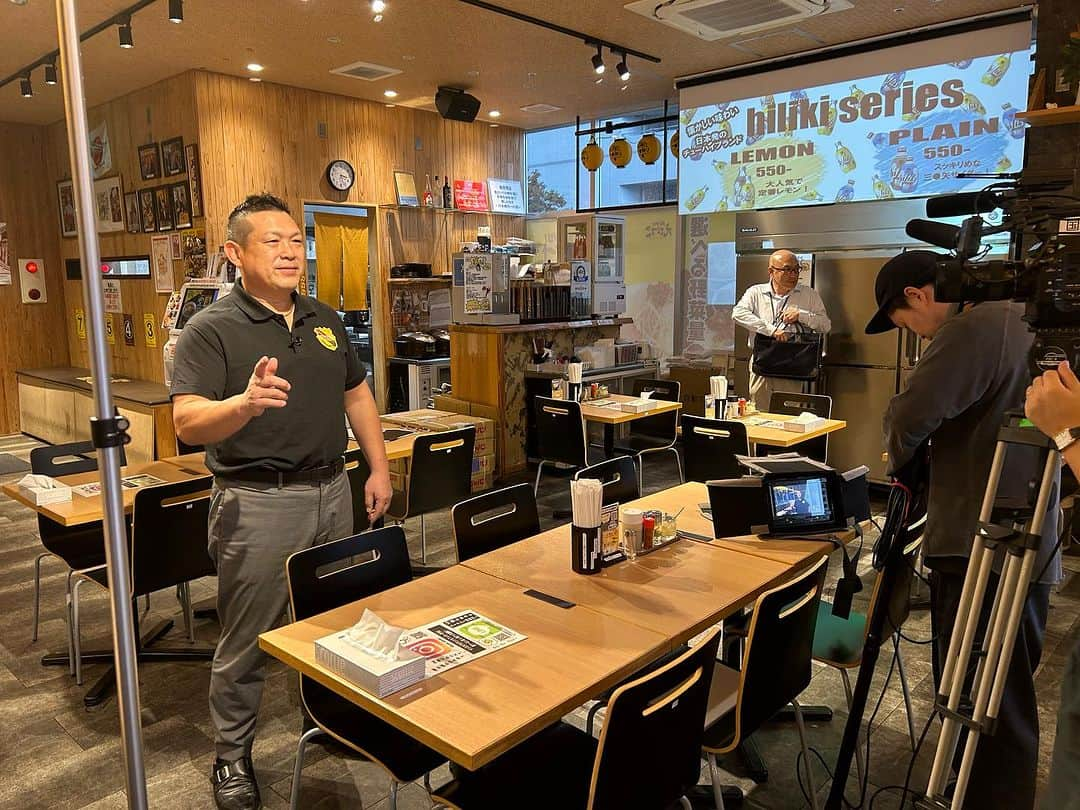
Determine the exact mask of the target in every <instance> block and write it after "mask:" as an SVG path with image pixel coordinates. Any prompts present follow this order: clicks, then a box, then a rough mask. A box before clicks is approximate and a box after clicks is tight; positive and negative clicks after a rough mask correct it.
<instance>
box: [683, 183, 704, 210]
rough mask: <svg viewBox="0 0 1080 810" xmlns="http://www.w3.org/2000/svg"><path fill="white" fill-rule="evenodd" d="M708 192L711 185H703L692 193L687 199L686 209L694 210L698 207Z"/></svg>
mask: <svg viewBox="0 0 1080 810" xmlns="http://www.w3.org/2000/svg"><path fill="white" fill-rule="evenodd" d="M708 193H709V187H708V186H702V187H701V188H699V189H698V190H697V191H695V192H694V193H693V194H691V195H690V199H689V200H687V201H686V210H687V211H693V210H694V209H695V208H697V207H698V206H699V205H701V203H702V201H703V200H704V199H705V195H706V194H708Z"/></svg>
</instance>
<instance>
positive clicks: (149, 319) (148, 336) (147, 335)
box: [142, 312, 157, 349]
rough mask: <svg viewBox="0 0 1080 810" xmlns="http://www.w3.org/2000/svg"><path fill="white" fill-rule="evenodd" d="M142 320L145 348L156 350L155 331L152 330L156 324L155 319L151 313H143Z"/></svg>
mask: <svg viewBox="0 0 1080 810" xmlns="http://www.w3.org/2000/svg"><path fill="white" fill-rule="evenodd" d="M142 320H143V340H145V341H146V346H147V348H149V349H154V348H157V330H156V329H155V328H154V324H155V323H157V319H156V318H155V317H154V313H153V312H144V313H143V316H142Z"/></svg>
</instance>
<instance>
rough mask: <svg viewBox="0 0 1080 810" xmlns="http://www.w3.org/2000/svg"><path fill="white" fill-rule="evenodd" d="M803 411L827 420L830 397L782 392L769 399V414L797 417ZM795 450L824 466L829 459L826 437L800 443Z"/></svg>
mask: <svg viewBox="0 0 1080 810" xmlns="http://www.w3.org/2000/svg"><path fill="white" fill-rule="evenodd" d="M803 411H808V412H809V413H812V414H814V416H821V417H823V418H825V419H829V418H830V417H831V416H832V397H830V396H826V395H825V394H800V393H789V392H784V391H773V393H772V396H771V397H769V413H779V414H785V415H789V416H798V415H799V414H800V413H802V412H803ZM795 449H796V450H797V451H798V452H799V453H801V454H802V455H804V456H806V457H807V458H812V459H814V460H815V461H820V462H822V463H823V464H824V463H825V460H826V459H827V458H828V457H829V437H828V435H825V436H818V437H817V438H816V439H810V440H809V441H805V442H802V443H801V444H799V445H798V447H796V448H795Z"/></svg>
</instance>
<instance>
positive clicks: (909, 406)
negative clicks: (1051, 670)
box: [866, 250, 1060, 810]
mask: <svg viewBox="0 0 1080 810" xmlns="http://www.w3.org/2000/svg"><path fill="white" fill-rule="evenodd" d="M945 258H947V257H945V256H939V255H938V254H936V253H933V252H931V251H926V250H915V251H909V252H907V253H902V254H900V255H899V256H896V257H894V258H892V259H890V260H889V261H888V262H886V264H885V265H884V266H883V267H882V268H881V270H880V272H879V273H878V277H877V281H876V284H875V288H874V293H875V297H876V299H877V304H878V311H877V313H876V314H875V315H874V317H873V318H872V319H871V320H870V322H869V323H868V324H867V326H866V332H867V334H878V333H882V332H886V331H889V330H891V329H893V328H894V327H895V328H900V329H910V330H912V331H913V332H915V333H916V334H917V335H919V336H920V337H922V338H928V339H930V338H932V340H931V343H930V345H929V347H928V348H927V349H926V351H925V352H924V353H923V355H922V358H921V359H920V360H919V363H918V365H917V366H916V367H915V370H914V371H913V372H912V374H911V376H910V378H909V379H908V385H907V388H906V390H904V391H903V392H901V393H899V394H897V395H896V396H895V397H893V399H892V401H891V402H890V403H889V407H888V410H887V411H886V413H885V418H884V433H885V445H886V448H887V449H888V452H889V472H890V474H893V473H895V472H897V471H898V470H900V469H901V468H902V467H903V466H904V465H905V464H906V463H907V462H908V461H909V460H910V459H911V458H912V456H913V454H914V453H915V451H916V450H917V448H919V446H920V445H921V444H923V442H925V441H926V440H927V439H929V440H930V443H931V447H930V457H931V461H930V485H929V495H928V501H927V521H926V528H925V531H924V533H923V538H924V540H923V559H924V561H925V563H926V565H927V567H929V568H930V621H931V628H932V632H933V635H934V641H935V643H934V645H933V647H932V652H933V667H934V681H935V683H936V684H937V686H938V689H939V691H940V689H941V682H940V678H941V669H942V661H943V659H944V658H945V656H946V655H947V653H948V649H949V637H950V635H951V633H952V628H953V622H954V620H955V619H956V616H957V614H958V613H959V602H960V594H961V591H962V589H963V584H964V574H965V571H966V570H967V563H968V557H969V556H970V554H971V545H972V539H973V537H974V536H975V531H976V525H977V523H978V519H979V512H980V510H981V507H982V501H983V495H984V493H985V490H986V484H987V478H988V477H989V473H990V467H991V464H992V462H993V456H994V449H995V446H996V442H997V435H998V429H999V428H1000V427H1001V426H1002V424H1003V420H1004V416H1005V413H1006V411H1008V410H1010V409H1014V408H1019V407H1020V406H1021V404H1022V403H1023V401H1024V391H1025V389H1026V387H1027V384H1028V362H1027V355H1028V349H1029V348H1030V346H1031V342H1032V335H1031V333H1030V332H1028V330H1027V326H1026V324H1025V323H1024V322H1023V321H1022V320H1021V315H1022V314H1023V307H1022V306H1021V305H1018V304H1013V303H1010V302H1007V301H989V302H985V303H981V304H978V305H977V306H975V305H968V306H959V305H956V304H950V303H946V302H943V301H937V300H936V299H935V296H934V278H935V275H936V272H937V263H938V261H939V260H941V259H945ZM1005 466H1006V469H1005V470H1004V472H1003V474H1002V476H1001V485H1000V487H999V489H998V498H999V499H1001V498H1002V497H1009V496H1012V497H1014V498H1021V499H1023V502H1025V503H1026V502H1027V500H1028V494H1029V482H1030V481H1032V480H1035V481H1036V482H1038V480H1039V479H1040V477H1041V475H1042V465H1041V464H1040V463H1039V459H1038V451H1037V448H1030V452H1029V448H1023V447H1017V446H1013V447H1011V448H1010V449H1009V451H1008V453H1007V455H1006V462H1005ZM1057 510H1058V497H1057V491H1056V489H1055V491H1054V492H1053V493H1052V496H1051V503H1050V508H1049V510H1048V513H1047V516H1046V519H1045V521H1044V524H1043V543H1042V548H1041V549H1040V554H1039V558H1038V560H1037V562H1036V569H1035V570H1036V571H1044V574H1043V576H1042V577H1041V578H1040V580H1039V582H1037V583H1035V584H1032V585H1031V587H1030V590H1029V591H1028V598H1027V601H1026V603H1025V605H1024V610H1023V613H1022V616H1021V621H1020V627H1019V629H1018V633H1017V637H1016V645H1015V647H1014V650H1013V655H1012V658H1011V661H1010V668H1009V672H1008V675H1007V677H1006V683H1005V689H1004V693H1003V695H1002V700H1001V708H1000V711H999V713H998V725H997V730H996V733H994V734H993V735H983V736H982V737H981V738H980V739H979V743H978V748H977V749H976V753H975V763H974V767H973V769H972V772H971V778H970V781H969V783H968V788H967V799H966V801H965V806H966V807H972V808H976V807H977V808H980V810H990V808H1002V809H1003V810H1005V809H1006V808H1007V810H1030V808H1032V807H1033V806H1034V804H1035V780H1036V768H1037V763H1038V751H1039V714H1038V702H1037V700H1036V696H1035V686H1034V682H1033V678H1032V675H1033V673H1034V671H1035V668H1036V667H1037V666H1038V663H1039V657H1040V656H1041V654H1042V646H1043V632H1044V630H1045V627H1046V611H1047V608H1048V606H1049V600H1050V585H1051V583H1054V582H1056V581H1057V580H1058V579H1059V576H1060V559H1059V558H1056V557H1055V559H1053V560H1052V561H1051V560H1050V556H1049V555H1050V553H1051V549H1053V547H1054V544H1055V541H1056V538H1057ZM995 567H997V566H995ZM996 584H997V576H992V577H991V582H990V586H989V588H988V590H987V598H986V599H985V600H984V603H983V610H982V617H981V620H980V633H979V635H981V634H982V632H983V628H985V625H986V621H987V618H988V615H989V613H990V609H991V607H992V605H993V598H992V594H993V593H994V590H993V589H995V588H996ZM958 766H959V758H957V760H956V763H955V767H958Z"/></svg>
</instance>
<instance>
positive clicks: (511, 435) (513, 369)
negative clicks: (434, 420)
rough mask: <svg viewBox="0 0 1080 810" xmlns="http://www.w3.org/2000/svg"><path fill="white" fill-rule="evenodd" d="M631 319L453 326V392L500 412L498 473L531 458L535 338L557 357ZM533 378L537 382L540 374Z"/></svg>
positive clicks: (607, 335) (516, 469) (515, 469)
mask: <svg viewBox="0 0 1080 810" xmlns="http://www.w3.org/2000/svg"><path fill="white" fill-rule="evenodd" d="M629 323H633V320H632V319H630V318H590V319H587V320H579V321H565V322H560V323H535V324H514V325H499V326H495V325H491V326H488V325H483V324H454V325H452V326H450V327H449V331H450V376H451V379H452V380H453V389H454V397H455V398H456V399H459V400H465V401H467V402H470V403H475V404H477V405H480V406H482V407H483V408H485V409H490V410H491V411H492V412H493V413H494V415H495V416H496V422H497V424H496V431H497V435H498V437H499V438H498V442H497V449H498V457H497V459H496V475H497V476H503V475H507V474H509V473H515V472H519V471H521V470H523V469H525V465H526V462H527V455H526V438H527V435H528V419H527V414H526V373H527V372H529V370H530V367H531V366H532V341H533V339H534V338H538V337H542V338H543V339H544V340H545V342H550V343H551V350H552V352H553V353H554V354H555V355H556V356H560V355H565V356H570V355H571V354H573V352H574V347H575V346H584V345H587V344H590V343H595V342H596V341H597V340H600V339H601V338H618V336H619V327H621V326H622V325H624V324H629ZM639 374H641V372H639ZM533 380H534V384H535V383H536V382H537V379H536V378H533ZM549 390H550V389H549Z"/></svg>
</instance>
